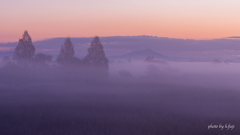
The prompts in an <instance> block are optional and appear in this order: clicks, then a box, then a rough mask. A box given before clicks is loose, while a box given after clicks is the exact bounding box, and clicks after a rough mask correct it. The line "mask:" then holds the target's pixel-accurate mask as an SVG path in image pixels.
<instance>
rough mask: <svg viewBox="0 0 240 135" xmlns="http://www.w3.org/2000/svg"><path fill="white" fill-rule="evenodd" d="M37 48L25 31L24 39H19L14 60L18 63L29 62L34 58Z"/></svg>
mask: <svg viewBox="0 0 240 135" xmlns="http://www.w3.org/2000/svg"><path fill="white" fill-rule="evenodd" d="M34 53H35V47H34V46H33V44H32V39H31V37H30V35H29V34H28V32H27V31H24V34H23V37H22V39H19V42H18V45H17V47H16V48H15V50H14V55H13V59H15V60H17V61H24V62H26V61H29V60H31V59H32V58H33V56H34Z"/></svg>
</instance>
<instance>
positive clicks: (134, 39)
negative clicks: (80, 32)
mask: <svg viewBox="0 0 240 135" xmlns="http://www.w3.org/2000/svg"><path fill="white" fill-rule="evenodd" d="M30 34H31V33H30ZM32 38H33V39H34V37H32ZM92 39H93V37H82V38H76V37H73V38H71V40H72V43H73V44H74V49H75V55H76V56H77V57H79V58H83V57H84V56H86V54H87V49H88V47H89V46H90V43H91V41H92ZM64 40H65V37H62V38H61V37H60V38H51V39H46V40H42V41H35V42H33V45H34V46H35V48H36V53H38V52H41V53H45V54H50V55H52V56H53V57H54V58H56V57H57V55H58V54H59V51H60V49H61V46H62V45H63V43H64ZM100 41H101V43H102V45H103V47H104V51H105V54H106V56H107V57H109V58H110V57H112V56H123V55H125V56H124V57H125V58H127V57H130V56H131V57H132V56H133V55H134V57H140V58H141V59H142V58H143V57H142V56H140V54H145V56H144V57H147V55H155V56H154V57H156V58H163V56H161V55H162V54H164V55H166V56H168V57H171V58H174V59H175V58H180V57H181V58H185V60H198V59H201V60H213V59H216V58H218V59H219V60H222V61H224V60H232V61H240V57H239V55H240V54H239V52H240V40H235V39H229V38H223V39H213V40H193V39H176V38H166V37H153V36H112V37H100ZM17 44H18V42H13V43H0V57H1V56H2V55H8V56H10V55H11V56H10V57H12V53H13V51H14V49H15V47H16V46H17ZM7 48H10V49H7ZM146 48H151V49H152V50H154V51H155V52H156V53H157V52H161V53H162V54H161V55H159V54H156V53H153V52H150V53H149V54H148V52H147V51H146V50H145V49H146ZM137 50H145V51H146V52H141V51H140V52H138V51H137ZM129 52H134V54H132V53H130V54H127V53H129ZM138 53H140V54H138ZM176 60H177V59H176Z"/></svg>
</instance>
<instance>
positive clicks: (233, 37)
mask: <svg viewBox="0 0 240 135" xmlns="http://www.w3.org/2000/svg"><path fill="white" fill-rule="evenodd" d="M30 36H31V35H30ZM96 36H97V35H96ZM68 37H69V38H94V37H95V36H91V37H71V36H66V37H52V38H45V39H40V40H35V41H34V40H33V42H40V41H44V40H51V39H58V38H68ZM98 37H100V38H107V37H154V38H168V39H182V40H195V41H200V40H217V39H232V40H234V39H235V40H236V39H240V36H229V37H222V38H213V39H211V38H203V39H192V38H173V37H159V36H151V35H133V36H129V35H126V36H98ZM31 38H32V37H31ZM19 39H21V38H19ZM16 42H18V41H15V42H0V44H6V43H16Z"/></svg>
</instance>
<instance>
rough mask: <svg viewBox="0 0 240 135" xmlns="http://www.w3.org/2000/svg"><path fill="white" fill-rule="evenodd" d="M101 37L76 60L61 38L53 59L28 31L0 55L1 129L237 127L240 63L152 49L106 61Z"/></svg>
mask: <svg viewBox="0 0 240 135" xmlns="http://www.w3.org/2000/svg"><path fill="white" fill-rule="evenodd" d="M100 39H101V38H99V37H94V38H93V39H92V41H91V43H90V45H89V46H88V47H89V48H88V49H87V55H86V56H85V57H82V58H80V57H76V54H75V50H74V47H75V46H74V45H73V43H72V41H71V38H66V39H65V41H64V43H63V45H62V46H60V45H59V49H60V52H59V54H58V55H57V57H56V58H54V57H53V56H51V55H50V54H44V53H35V47H34V45H33V43H32V39H31V37H30V35H29V34H28V32H27V31H25V32H24V34H23V37H22V39H20V40H19V43H18V45H17V46H16V48H15V50H14V54H13V56H12V57H9V56H5V57H3V58H2V61H1V68H0V108H1V109H0V134H1V135H178V134H184V135H202V134H204V135H208V134H209V135H212V134H218V135H223V134H224V135H225V134H226V135H230V134H235V135H237V134H239V133H240V128H239V126H240V107H239V106H240V98H239V97H240V83H239V80H240V63H239V62H237V61H230V60H229V61H227V60H226V61H220V60H217V59H216V60H211V61H183V60H176V59H175V58H169V57H166V56H163V55H159V54H157V53H153V51H152V50H151V49H145V50H143V51H138V52H135V53H130V54H128V55H125V56H124V57H121V58H120V57H118V58H117V57H115V58H111V59H110V58H107V56H106V55H105V52H104V44H102V43H101V42H100ZM142 54H143V56H144V58H142V57H141V58H139V57H140V56H141V55H142ZM145 54H149V55H145ZM151 54H155V55H154V56H151ZM133 55H134V56H136V57H134V58H131V57H132V56H133Z"/></svg>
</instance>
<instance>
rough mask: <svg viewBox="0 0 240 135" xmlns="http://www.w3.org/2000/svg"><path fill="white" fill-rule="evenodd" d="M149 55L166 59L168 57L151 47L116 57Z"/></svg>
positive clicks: (128, 57) (125, 57) (136, 57)
mask: <svg viewBox="0 0 240 135" xmlns="http://www.w3.org/2000/svg"><path fill="white" fill-rule="evenodd" d="M147 56H153V57H154V58H158V59H164V58H167V57H166V56H164V55H162V54H160V53H158V52H156V51H153V50H151V49H150V48H147V49H144V50H140V51H133V52H130V53H128V54H125V55H121V56H116V57H115V58H123V59H145V58H146V57H147Z"/></svg>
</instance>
